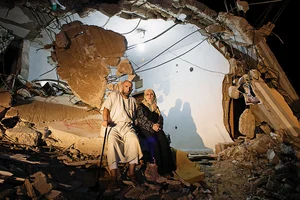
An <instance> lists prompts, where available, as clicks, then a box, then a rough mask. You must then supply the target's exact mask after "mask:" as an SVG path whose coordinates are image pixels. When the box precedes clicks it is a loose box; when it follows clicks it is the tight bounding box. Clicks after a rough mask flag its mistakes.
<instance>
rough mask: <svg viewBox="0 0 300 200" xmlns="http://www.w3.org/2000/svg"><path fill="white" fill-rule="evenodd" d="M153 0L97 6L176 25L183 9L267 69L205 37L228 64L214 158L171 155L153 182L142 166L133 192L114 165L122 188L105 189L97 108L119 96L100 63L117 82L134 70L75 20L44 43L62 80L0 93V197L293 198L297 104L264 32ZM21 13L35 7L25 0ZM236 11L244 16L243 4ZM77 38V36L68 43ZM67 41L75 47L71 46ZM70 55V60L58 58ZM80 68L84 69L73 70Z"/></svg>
mask: <svg viewBox="0 0 300 200" xmlns="http://www.w3.org/2000/svg"><path fill="white" fill-rule="evenodd" d="M155 2H156V1H153V3H150V4H144V3H143V2H142V1H134V2H133V1H126V2H125V3H124V4H123V5H122V6H123V7H122V9H121V8H120V7H119V6H116V5H111V6H109V5H106V4H105V5H102V7H101V8H100V9H102V11H103V12H105V13H107V14H108V15H109V14H110V15H114V14H115V13H118V12H120V11H121V10H122V12H120V14H119V15H120V16H123V17H124V18H133V17H134V16H135V17H137V16H140V17H141V16H142V17H146V18H172V19H174V18H175V17H174V16H176V15H178V13H175V11H177V9H174V8H175V7H176V8H180V7H182V8H185V9H182V11H181V12H182V13H186V14H193V15H194V16H195V18H192V17H191V18H190V19H189V20H190V21H189V23H194V24H197V26H199V27H200V28H203V30H205V31H203V30H201V31H203V34H207V35H208V34H209V33H219V34H220V35H222V38H223V39H225V40H224V41H228V42H229V43H230V41H234V45H233V46H235V45H240V48H244V47H245V46H248V45H256V47H257V48H258V52H259V53H260V56H261V57H262V58H263V60H264V61H265V63H264V64H263V65H262V63H260V62H258V63H257V62H255V63H256V64H255V66H254V68H256V69H252V70H249V71H245V69H247V66H245V63H243V62H241V61H240V60H239V59H234V58H230V56H229V55H230V53H232V52H229V48H227V46H226V44H225V43H221V42H220V41H218V40H216V38H213V37H211V38H209V41H210V43H211V44H212V45H213V46H215V48H217V49H218V50H219V51H220V52H221V53H222V54H223V55H224V56H225V57H226V58H228V61H229V63H230V72H229V73H228V74H226V75H225V76H224V81H223V99H222V105H223V115H224V125H225V127H226V129H227V131H228V133H229V134H230V136H231V138H232V141H233V142H232V143H222V144H217V145H216V152H215V155H189V154H187V153H186V152H181V151H180V150H176V149H174V154H175V155H176V156H175V158H176V162H177V170H176V171H175V172H174V174H173V177H161V176H159V175H158V174H157V171H156V166H155V165H148V166H144V165H142V163H141V165H139V166H138V167H137V169H136V173H137V175H138V177H139V179H140V181H141V185H139V186H137V187H133V186H131V185H130V183H128V182H126V180H125V179H126V177H124V171H126V165H125V166H120V169H121V171H120V181H122V179H123V180H124V184H123V186H122V188H121V190H120V191H107V190H106V188H107V185H108V183H109V178H110V177H109V173H108V170H107V166H106V160H105V156H104V157H103V160H102V158H101V159H100V157H101V155H102V146H103V137H102V136H101V135H100V130H101V115H100V114H99V106H100V105H101V101H102V100H103V96H104V93H105V91H106V89H107V88H111V89H113V90H117V89H118V84H115V85H112V84H108V82H107V79H106V76H107V75H108V74H109V68H108V65H110V66H115V67H116V69H117V76H122V75H123V74H128V75H131V76H132V77H133V78H134V73H133V71H132V68H131V65H130V63H129V62H128V60H126V59H125V60H121V57H122V56H123V54H124V51H125V49H126V45H125V42H124V38H123V37H122V36H121V35H119V34H116V33H114V32H106V31H104V30H102V29H101V28H99V27H93V26H86V25H82V24H80V22H73V23H71V24H70V26H64V27H63V29H62V31H61V32H60V33H59V34H57V35H56V43H55V44H54V45H53V44H51V45H50V46H51V48H52V47H53V49H54V51H52V53H51V59H52V61H53V63H57V62H58V61H59V64H60V67H59V68H58V69H57V71H58V73H59V76H60V77H62V78H63V79H64V80H66V81H67V82H64V81H61V82H60V83H53V82H50V81H49V82H48V83H47V84H46V85H44V86H41V85H39V84H38V83H32V82H29V81H26V80H24V78H22V77H21V76H15V77H14V79H13V80H12V79H9V78H8V79H7V80H6V83H7V85H8V86H12V85H13V84H18V85H19V86H21V87H20V88H21V89H19V90H18V92H15V93H11V92H10V91H9V90H6V89H1V91H0V130H1V132H0V143H1V145H0V151H1V154H0V185H1V187H0V199H5V198H7V199H22V198H25V199H26V198H29V199H98V198H99V197H101V198H110V197H112V198H114V199H150V198H153V199H179V200H185V199H297V198H298V196H299V194H300V184H299V183H300V174H299V169H300V164H299V159H300V140H299V130H300V124H299V120H298V119H297V115H299V109H298V108H297V106H295V105H296V104H295V102H299V98H298V96H297V95H296V94H295V91H294V90H293V88H291V86H290V84H289V82H288V81H287V78H286V76H285V74H284V72H283V71H282V69H281V68H280V66H279V64H278V63H277V62H275V61H276V59H275V58H274V56H273V54H272V52H270V50H269V48H268V46H267V45H266V43H265V41H264V39H265V38H264V37H263V34H266V33H268V30H264V31H262V30H258V31H255V30H253V29H252V27H251V26H250V25H249V24H248V23H247V22H246V21H245V20H244V19H243V18H240V17H237V16H232V15H229V14H227V13H220V14H219V15H217V13H216V12H214V11H212V10H210V9H208V8H206V7H205V5H203V4H202V3H199V2H195V1H186V2H177V1H176V2H175V1H174V2H173V1H172V2H171V1H163V3H155ZM64 5H65V4H64ZM27 6H28V7H33V6H32V4H30V3H28V4H27ZM238 6H239V9H241V10H244V11H246V10H247V9H248V8H247V4H245V2H240V4H239V5H238ZM112 7H113V8H114V9H111V8H112ZM126 11H127V12H126ZM129 11H130V12H129ZM85 12H89V9H82V12H81V13H80V14H81V15H84V14H85ZM112 12H113V13H112ZM196 16H197V18H196ZM203 16H205V17H204V19H202V18H203ZM200 19H202V20H200ZM217 22H223V23H224V24H226V26H222V27H221V26H220V25H219V24H218V23H217ZM272 27H273V26H272V24H268V25H267V28H269V29H272ZM254 32H255V33H254ZM269 32H270V31H269ZM79 33H80V37H74V36H75V35H77V34H79ZM99 34H100V35H101V36H103V37H99ZM96 35H97V37H96ZM253 36H255V40H254V41H255V43H254V44H253ZM233 38H235V40H233ZM70 40H72V43H73V44H75V45H69V41H70ZM100 40H101V41H100ZM8 42H10V40H8ZM112 42H113V45H111V43H112ZM103 44H104V47H103ZM100 45H101V47H102V48H98V47H99V46H100ZM106 45H107V46H106ZM78 46H82V49H80V50H79V48H77V47H78ZM45 48H46V47H45ZM47 48H49V46H47ZM83 52H86V53H83ZM79 55H80V56H79ZM70 56H71V57H73V58H75V57H76V58H78V59H63V58H65V57H67V58H69V57H70ZM97 59H98V60H97ZM99 59H101V61H99ZM81 61H85V62H84V63H85V64H84V65H79V64H78V63H79V62H81ZM264 68H273V69H275V70H276V71H278V72H279V73H280V74H282V76H281V77H280V79H278V80H277V78H278V77H276V75H275V74H273V73H270V72H267V71H264ZM262 74H263V77H265V80H264V79H262V78H261V77H262ZM72 76H76V77H78V76H88V79H89V80H91V81H90V82H77V80H79V79H72ZM10 78H12V77H10ZM109 78H114V77H109ZM266 79H269V80H275V79H276V81H268V82H267V81H266ZM80 80H86V78H81V79H80ZM277 81H278V82H277ZM277 84H279V85H281V86H282V88H283V89H282V88H278V87H276V85H277ZM11 88H12V87H11ZM95 88H97V89H95ZM99 88H100V90H99ZM239 101H243V103H244V104H245V105H246V108H245V109H243V110H242V111H241V112H240V113H239V115H238V117H237V116H234V113H235V112H237V111H236V110H234V108H236V107H237V106H236V107H235V105H237V104H238V102H239ZM244 104H243V105H244ZM297 109H298V110H297ZM100 160H101V161H102V163H100ZM298 199H299V198H298Z"/></svg>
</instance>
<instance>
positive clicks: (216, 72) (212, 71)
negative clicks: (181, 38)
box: [169, 51, 226, 75]
mask: <svg viewBox="0 0 300 200" xmlns="http://www.w3.org/2000/svg"><path fill="white" fill-rule="evenodd" d="M169 52H170V53H171V54H173V55H175V56H178V55H176V54H175V53H173V52H171V51H169ZM179 59H180V60H182V61H183V62H186V63H188V64H190V65H193V66H194V67H197V68H199V69H201V70H203V71H207V72H211V73H215V74H222V75H226V73H223V72H219V71H214V70H209V69H205V68H203V67H200V66H198V65H196V64H194V63H192V62H190V61H188V60H185V59H183V58H179Z"/></svg>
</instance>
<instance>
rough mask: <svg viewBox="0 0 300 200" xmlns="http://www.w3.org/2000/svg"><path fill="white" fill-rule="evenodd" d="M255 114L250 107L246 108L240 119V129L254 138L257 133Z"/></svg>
mask: <svg viewBox="0 0 300 200" xmlns="http://www.w3.org/2000/svg"><path fill="white" fill-rule="evenodd" d="M254 129H255V116H254V115H253V114H252V112H251V110H250V109H245V110H244V112H243V113H242V114H241V116H240V119H239V131H240V132H241V133H242V134H243V135H245V136H247V137H248V138H250V139H252V138H253V137H254V135H255V133H254Z"/></svg>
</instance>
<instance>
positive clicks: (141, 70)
mask: <svg viewBox="0 0 300 200" xmlns="http://www.w3.org/2000/svg"><path fill="white" fill-rule="evenodd" d="M205 40H207V38H205V39H204V40H202V41H200V42H199V43H198V44H196V45H195V46H193V47H192V48H191V49H189V50H188V51H186V52H184V53H182V54H180V55H178V56H176V57H174V58H172V59H170V60H167V61H165V62H163V63H161V64H158V65H155V66H153V67H150V68H147V69H144V70H140V71H136V73H140V72H145V71H148V70H152V69H155V68H157V67H160V66H162V65H164V64H166V63H169V62H171V61H173V60H175V59H177V58H179V57H181V56H183V55H185V54H187V53H189V52H190V51H192V50H193V49H195V48H196V47H198V46H199V45H200V44H202V43H203V42H204V41H205Z"/></svg>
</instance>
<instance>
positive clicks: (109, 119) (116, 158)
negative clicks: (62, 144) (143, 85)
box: [101, 80, 143, 189]
mask: <svg viewBox="0 0 300 200" xmlns="http://www.w3.org/2000/svg"><path fill="white" fill-rule="evenodd" d="M121 86H122V88H121V92H118V91H114V92H111V93H110V94H109V95H108V97H107V99H106V100H105V102H104V103H103V105H102V107H101V113H102V117H103V122H102V126H103V127H106V129H107V138H108V139H107V163H108V166H109V169H110V175H111V183H110V185H109V188H111V189H114V188H118V181H117V169H118V163H119V162H120V163H129V169H128V176H129V178H130V179H131V181H132V183H133V184H135V185H136V184H138V182H137V180H136V177H135V166H136V164H138V162H139V159H140V158H142V156H143V154H142V150H141V147H140V143H139V139H138V137H137V135H136V132H135V129H134V121H135V117H136V106H137V105H136V100H135V99H134V98H133V97H131V96H130V94H131V91H132V83H131V82H130V81H128V80H125V81H124V82H123V83H122V85H121Z"/></svg>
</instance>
